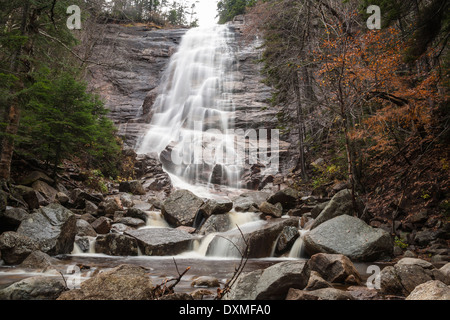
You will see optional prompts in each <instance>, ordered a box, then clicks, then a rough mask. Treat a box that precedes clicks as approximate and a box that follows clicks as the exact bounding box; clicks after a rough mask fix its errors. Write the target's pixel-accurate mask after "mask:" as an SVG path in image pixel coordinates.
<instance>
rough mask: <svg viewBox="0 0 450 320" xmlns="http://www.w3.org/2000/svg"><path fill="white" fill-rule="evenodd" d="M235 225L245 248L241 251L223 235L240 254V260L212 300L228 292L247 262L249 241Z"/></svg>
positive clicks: (219, 298) (220, 297)
mask: <svg viewBox="0 0 450 320" xmlns="http://www.w3.org/2000/svg"><path fill="white" fill-rule="evenodd" d="M236 227H237V228H238V230H239V232H240V234H241V236H242V239H243V240H244V243H245V249H244V252H242V251H241V250H240V249H239V248H238V246H237V245H236V244H235V243H234V242H233V241H231V240H230V239H227V238H225V237H224V239H227V240H228V241H230V242H231V243H232V244H233V245H234V246H235V247H236V249H237V250H238V252H239V253H240V255H241V261H240V262H239V265H238V266H237V268H235V271H234V274H233V276H232V277H231V278H230V280H228V281H227V283H226V284H225V286H224V288H223V289H217V295H216V297H215V298H214V300H221V299H222V298H223V297H224V296H225V295H226V294H228V293H229V292H230V290H231V288H232V287H233V285H234V284H235V283H236V281H237V279H238V278H239V276H240V275H241V273H242V271H244V268H245V265H246V264H247V261H248V258H249V257H248V256H249V248H250V246H249V243H248V241H247V239H245V237H244V234H243V233H242V230H241V229H240V228H239V226H238V225H236Z"/></svg>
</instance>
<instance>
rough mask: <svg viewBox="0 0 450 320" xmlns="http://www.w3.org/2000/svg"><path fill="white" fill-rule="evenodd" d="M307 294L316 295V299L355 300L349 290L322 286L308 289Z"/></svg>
mask: <svg viewBox="0 0 450 320" xmlns="http://www.w3.org/2000/svg"><path fill="white" fill-rule="evenodd" d="M308 294H309V295H312V296H316V297H317V298H318V300H355V298H354V297H353V296H352V295H351V293H350V292H347V291H343V290H339V289H336V288H322V289H317V290H314V291H308Z"/></svg>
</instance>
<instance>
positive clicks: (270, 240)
mask: <svg viewBox="0 0 450 320" xmlns="http://www.w3.org/2000/svg"><path fill="white" fill-rule="evenodd" d="M298 223H299V219H298V217H292V218H288V219H271V220H269V221H257V222H254V223H249V224H246V225H243V226H242V227H241V228H240V230H239V229H237V228H234V229H231V230H229V231H226V232H223V233H220V234H217V235H216V236H215V237H214V238H213V240H212V241H211V242H210V244H209V246H208V250H207V251H206V255H207V256H220V257H238V258H240V257H241V256H242V255H243V254H244V253H245V248H246V247H247V245H246V243H247V244H248V257H249V258H264V257H270V256H271V254H272V253H273V249H274V245H275V241H276V240H277V239H278V237H279V235H280V233H281V232H282V231H283V229H284V228H285V227H289V226H294V227H297V226H298ZM241 232H242V234H241ZM243 237H244V238H245V240H244V238H243Z"/></svg>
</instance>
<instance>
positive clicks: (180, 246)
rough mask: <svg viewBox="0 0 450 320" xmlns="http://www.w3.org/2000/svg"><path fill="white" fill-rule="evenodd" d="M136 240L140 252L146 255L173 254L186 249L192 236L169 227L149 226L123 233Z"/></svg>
mask: <svg viewBox="0 0 450 320" xmlns="http://www.w3.org/2000/svg"><path fill="white" fill-rule="evenodd" d="M124 234H125V235H126V236H129V237H131V238H134V239H136V240H137V242H138V245H139V248H140V249H141V251H142V253H143V254H144V255H147V256H166V255H175V254H179V253H182V252H184V251H186V250H187V249H188V248H189V246H190V244H191V241H192V240H193V239H194V236H192V235H190V234H189V233H187V232H185V231H183V230H178V229H171V228H149V229H140V230H131V231H126V232H125V233H124Z"/></svg>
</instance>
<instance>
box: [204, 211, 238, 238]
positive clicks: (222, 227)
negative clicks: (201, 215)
mask: <svg viewBox="0 0 450 320" xmlns="http://www.w3.org/2000/svg"><path fill="white" fill-rule="evenodd" d="M230 226H231V220H230V217H229V215H227V214H220V215H212V216H211V217H209V218H208V220H206V222H205V223H203V224H202V226H201V227H200V230H199V231H198V234H200V235H205V234H209V233H213V232H225V231H228V230H229V229H230Z"/></svg>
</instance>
